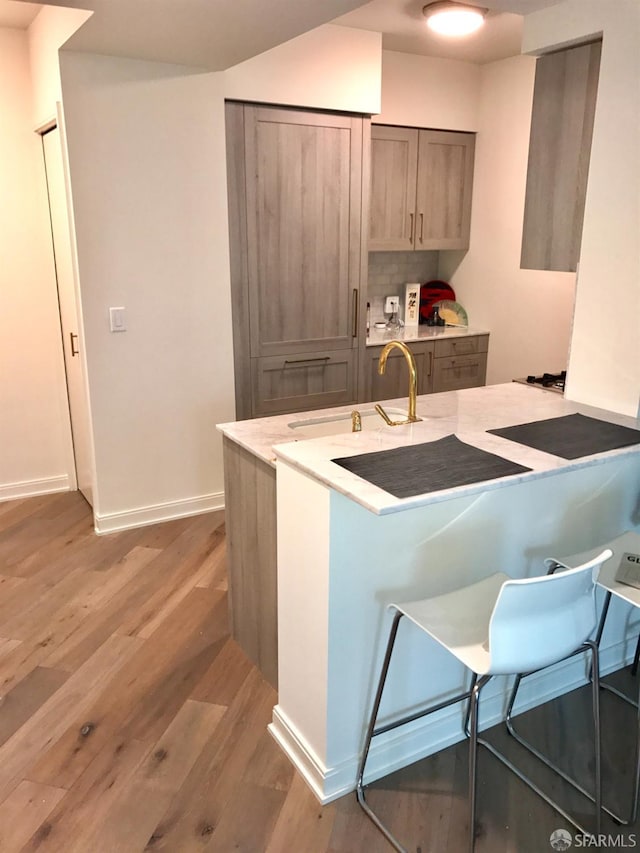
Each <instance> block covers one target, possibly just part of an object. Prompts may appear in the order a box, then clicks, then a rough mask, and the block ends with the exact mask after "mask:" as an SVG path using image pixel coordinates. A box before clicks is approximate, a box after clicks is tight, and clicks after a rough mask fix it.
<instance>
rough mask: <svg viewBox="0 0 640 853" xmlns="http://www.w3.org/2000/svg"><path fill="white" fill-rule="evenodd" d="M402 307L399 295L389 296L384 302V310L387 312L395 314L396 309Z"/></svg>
mask: <svg viewBox="0 0 640 853" xmlns="http://www.w3.org/2000/svg"><path fill="white" fill-rule="evenodd" d="M399 307H400V297H399V296H387V298H386V300H385V303H384V311H385V314H393V312H394V311H397V310H398V308H399Z"/></svg>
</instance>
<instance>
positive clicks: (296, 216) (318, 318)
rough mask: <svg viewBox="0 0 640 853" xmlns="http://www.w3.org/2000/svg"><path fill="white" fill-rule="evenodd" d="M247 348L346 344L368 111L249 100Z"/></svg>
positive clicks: (355, 280)
mask: <svg viewBox="0 0 640 853" xmlns="http://www.w3.org/2000/svg"><path fill="white" fill-rule="evenodd" d="M245 170H246V209H247V244H248V277H249V312H250V338H251V356H252V357H260V356H268V355H282V354H285V353H300V352H312V351H318V350H323V349H326V350H337V349H350V348H352V347H353V346H354V345H355V341H356V336H357V308H358V289H359V281H360V260H361V258H360V246H361V234H360V230H361V229H360V224H361V197H362V119H358V118H354V117H350V116H341V115H327V114H321V113H308V112H303V111H299V110H286V109H272V108H268V107H253V106H246V107H245Z"/></svg>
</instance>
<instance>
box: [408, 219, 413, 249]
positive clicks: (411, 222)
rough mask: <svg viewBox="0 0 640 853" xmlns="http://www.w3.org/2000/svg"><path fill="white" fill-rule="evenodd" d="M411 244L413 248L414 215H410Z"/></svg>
mask: <svg viewBox="0 0 640 853" xmlns="http://www.w3.org/2000/svg"><path fill="white" fill-rule="evenodd" d="M409 242H410V243H411V245H412V246H413V213H410V214H409Z"/></svg>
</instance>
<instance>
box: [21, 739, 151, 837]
mask: <svg viewBox="0 0 640 853" xmlns="http://www.w3.org/2000/svg"><path fill="white" fill-rule="evenodd" d="M150 748H151V747H150V745H149V744H146V743H141V742H140V741H137V740H125V739H123V738H116V739H115V740H114V741H112V742H111V743H109V744H107V745H106V746H105V747H104V749H103V750H102V751H101V752H100V753H99V754H98V755H97V756H96V758H95V760H94V761H93V762H92V763H91V764H90V765H89V767H87V769H86V771H85V772H84V773H83V775H82V776H81V777H80V778H79V779H78V782H77V784H76V785H74V787H73V788H72V790H70V791H67V793H66V795H65V796H64V797H63V798H62V799H61V800H60V802H59V803H58V805H57V807H56V808H55V809H54V810H53V811H52V812H51V814H50V815H49V817H48V818H47V819H46V820H45V821H44V822H43V823H42V824H41V825H40V826H39V827H38V829H37V830H36V831H35V832H34V833H33V835H32V836H31V837H30V839H29V841H28V842H27V843H26V844H25V845H24V847H23V848H22V851H21V853H35V851H38V853H62V851H64V853H89V851H92V850H93V848H92V846H91V839H92V838H93V836H94V833H95V830H96V827H98V826H100V825H101V824H102V822H103V821H104V817H105V815H106V814H108V812H109V810H110V809H111V808H113V805H114V803H115V802H116V801H117V799H118V798H119V797H120V795H121V794H122V792H123V791H125V790H129V792H130V795H131V796H133V791H132V790H131V780H132V779H133V777H134V775H135V773H136V770H137V769H138V767H139V766H140V765H141V764H142V762H143V761H144V760H145V758H146V756H147V755H148V754H149V750H150ZM113 853H115V851H113Z"/></svg>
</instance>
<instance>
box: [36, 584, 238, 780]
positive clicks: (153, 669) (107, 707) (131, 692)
mask: <svg viewBox="0 0 640 853" xmlns="http://www.w3.org/2000/svg"><path fill="white" fill-rule="evenodd" d="M216 596H217V600H216ZM225 607H226V605H225V601H224V598H223V597H222V596H221V595H220V593H215V592H211V591H208V590H194V591H192V593H191V594H190V595H189V596H188V597H187V599H185V601H184V602H183V603H182V605H181V607H180V608H179V610H178V611H176V612H175V613H173V614H172V615H171V617H170V618H169V619H167V621H166V622H165V625H164V627H163V631H162V632H161V634H158V635H157V636H156V635H154V637H152V638H151V639H149V640H147V641H143V640H141V639H140V638H137V637H136V638H131V639H135V641H136V644H137V647H136V650H135V651H134V652H133V653H132V654H131V655H130V656H129V658H128V660H127V661H125V662H124V663H123V666H122V667H121V669H120V670H119V672H117V673H115V674H114V676H113V678H111V679H109V683H108V684H105V685H104V688H103V689H97V690H96V692H95V693H94V695H93V696H92V701H91V702H88V703H85V704H84V705H83V707H82V708H81V709H79V711H78V712H75V711H74V709H70V711H69V714H68V718H67V724H66V729H65V731H64V732H63V733H61V735H60V737H59V738H58V739H57V740H56V742H55V743H53V744H52V745H51V748H50V749H47V750H42V753H41V757H40V760H39V761H38V763H37V764H36V765H35V766H34V767H33V768H32V770H31V771H30V778H32V779H36V780H37V781H39V782H46V783H48V784H55V785H58V786H60V787H71V786H72V785H73V784H74V782H75V781H76V779H77V778H78V777H79V776H80V775H81V774H82V773H83V772H84V771H85V769H86V768H87V767H88V765H89V764H90V763H91V762H92V761H93V760H94V758H95V756H96V755H97V754H98V753H99V752H100V751H101V750H102V749H103V748H104V747H105V746H106V745H107V744H108V743H109V742H110V741H111V740H112V739H113V738H114V737H123V738H125V739H137V740H140V741H144V742H146V743H153V742H154V741H155V740H157V739H158V737H160V735H161V734H162V732H163V731H164V730H165V729H166V728H167V726H168V725H169V723H170V721H171V719H172V718H173V717H174V715H175V714H176V713H177V711H178V709H179V708H180V707H181V706H182V705H183V704H184V702H185V701H186V699H187V698H189V693H190V692H191V690H192V688H193V685H194V684H195V683H197V681H198V680H199V679H200V678H201V677H202V674H203V672H204V671H205V670H206V668H208V666H209V661H210V659H211V656H212V655H214V654H215V653H216V651H215V650H216V648H217V644H220V643H221V642H222V641H223V640H224V639H225V638H226V609H225ZM116 636H120V635H114V637H116Z"/></svg>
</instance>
